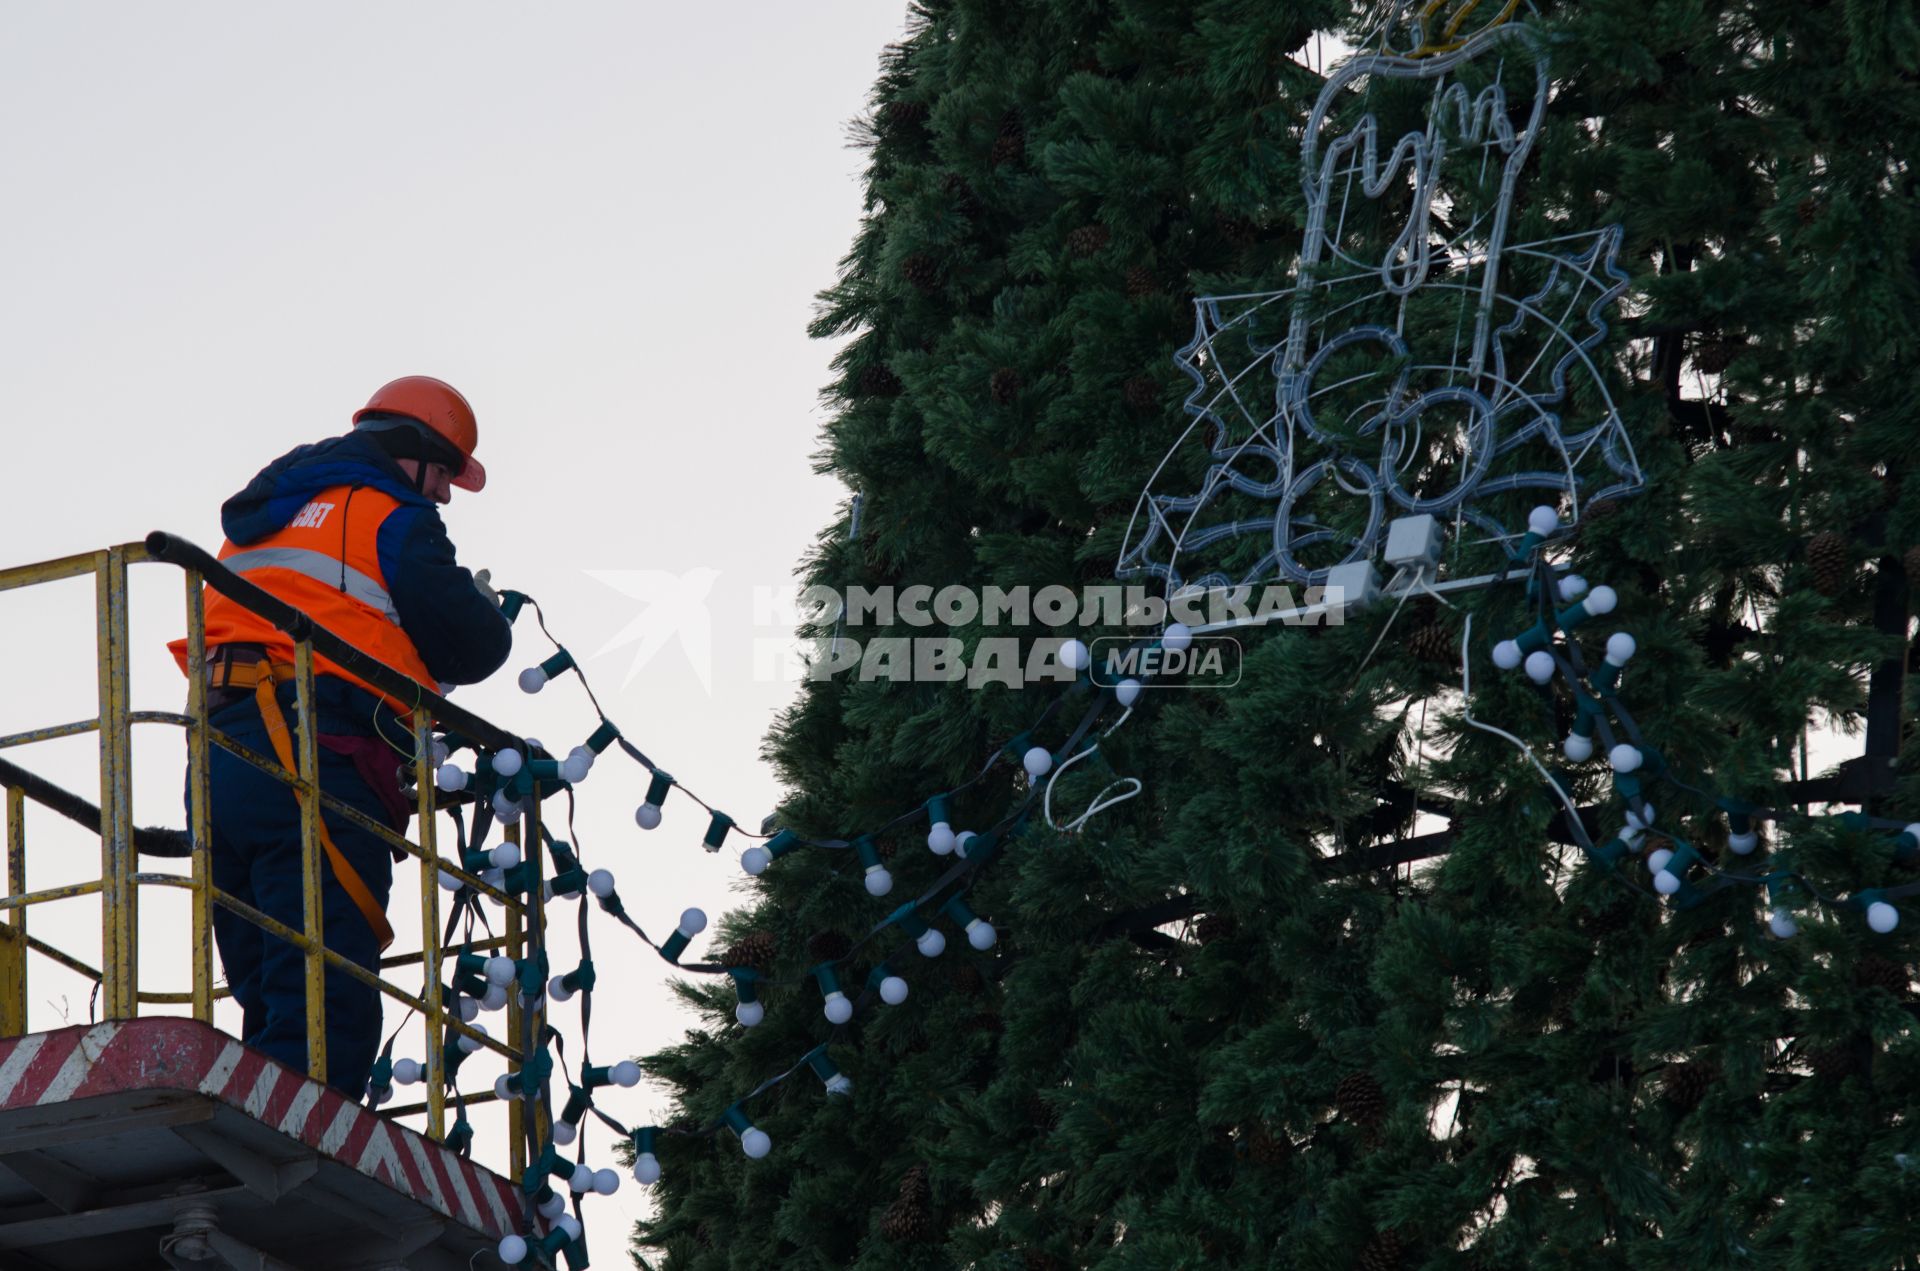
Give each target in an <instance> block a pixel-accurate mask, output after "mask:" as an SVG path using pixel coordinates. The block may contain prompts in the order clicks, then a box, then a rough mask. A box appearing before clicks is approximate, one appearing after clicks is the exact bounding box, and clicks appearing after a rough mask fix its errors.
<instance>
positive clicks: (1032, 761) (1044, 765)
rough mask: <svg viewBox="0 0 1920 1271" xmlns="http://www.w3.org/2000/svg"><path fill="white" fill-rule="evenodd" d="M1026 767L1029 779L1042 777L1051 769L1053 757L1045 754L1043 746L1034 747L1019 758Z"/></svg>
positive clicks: (1045, 749)
mask: <svg viewBox="0 0 1920 1271" xmlns="http://www.w3.org/2000/svg"><path fill="white" fill-rule="evenodd" d="M1020 762H1021V763H1022V764H1024V765H1026V769H1027V775H1028V776H1029V777H1044V776H1046V775H1047V773H1048V772H1049V771H1050V770H1051V769H1052V768H1053V756H1052V755H1050V754H1048V753H1047V748H1046V747H1045V746H1035V747H1033V748H1032V749H1031V750H1029V751H1027V753H1026V754H1025V755H1024V756H1022V757H1021V760H1020Z"/></svg>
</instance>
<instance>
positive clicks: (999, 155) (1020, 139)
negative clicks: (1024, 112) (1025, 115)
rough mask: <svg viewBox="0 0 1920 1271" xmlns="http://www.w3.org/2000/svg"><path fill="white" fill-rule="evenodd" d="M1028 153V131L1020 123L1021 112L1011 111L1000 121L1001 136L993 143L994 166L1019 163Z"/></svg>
mask: <svg viewBox="0 0 1920 1271" xmlns="http://www.w3.org/2000/svg"><path fill="white" fill-rule="evenodd" d="M1026 153H1027V130H1026V127H1025V126H1024V125H1023V124H1022V123H1021V122H1020V112H1019V111H1017V110H1010V111H1008V112H1007V113H1006V115H1005V116H1004V117H1003V118H1002V119H1001V120H1000V135H999V136H998V137H995V138H994V141H993V166H994V167H996V168H997V167H999V166H1000V165H1001V164H1004V163H1017V162H1019V161H1020V160H1021V159H1022V158H1024V157H1025V156H1026Z"/></svg>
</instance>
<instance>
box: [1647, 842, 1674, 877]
mask: <svg viewBox="0 0 1920 1271" xmlns="http://www.w3.org/2000/svg"><path fill="white" fill-rule="evenodd" d="M1672 859H1673V850H1672V849H1671V848H1665V847H1663V848H1660V849H1658V850H1656V851H1652V852H1648V853H1647V872H1648V873H1651V874H1657V873H1659V872H1660V871H1661V870H1663V869H1665V868H1666V867H1667V862H1668V861H1670V860H1672Z"/></svg>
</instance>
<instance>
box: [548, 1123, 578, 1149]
mask: <svg viewBox="0 0 1920 1271" xmlns="http://www.w3.org/2000/svg"><path fill="white" fill-rule="evenodd" d="M579 1135H580V1130H579V1127H577V1126H576V1125H574V1123H573V1122H571V1121H555V1122H554V1123H553V1142H554V1145H555V1146H556V1147H568V1146H571V1145H572V1143H573V1141H574V1139H576V1138H578V1137H579Z"/></svg>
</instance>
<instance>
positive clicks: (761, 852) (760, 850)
mask: <svg viewBox="0 0 1920 1271" xmlns="http://www.w3.org/2000/svg"><path fill="white" fill-rule="evenodd" d="M771 864H773V854H772V853H770V852H768V851H767V849H766V848H764V847H750V848H748V849H747V850H746V851H744V852H742V853H740V868H741V869H744V870H746V871H747V872H748V873H749V874H752V875H754V876H755V877H756V878H757V877H759V876H760V875H761V874H764V873H766V872H767V866H769V865H771Z"/></svg>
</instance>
